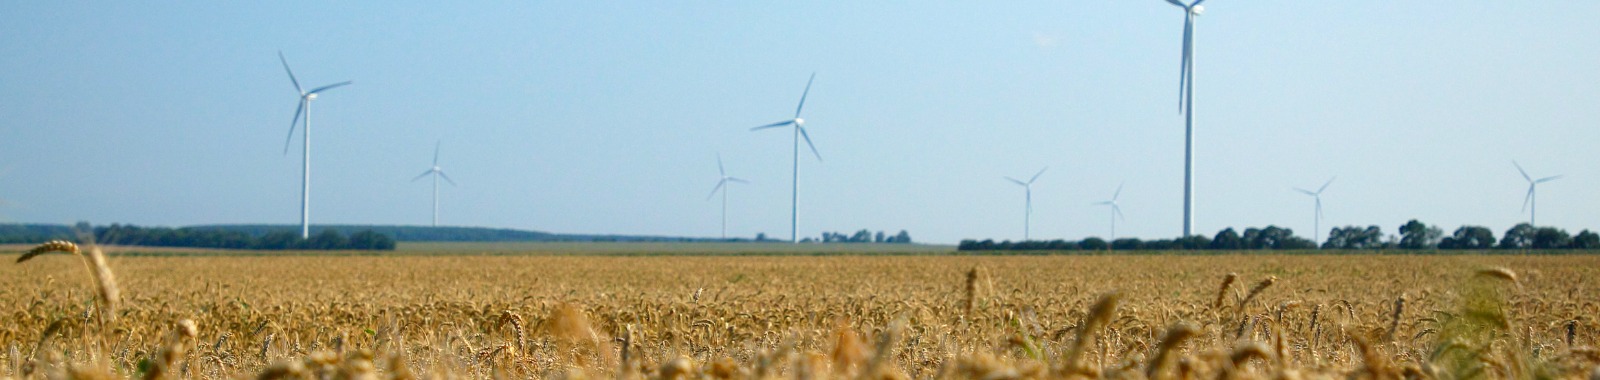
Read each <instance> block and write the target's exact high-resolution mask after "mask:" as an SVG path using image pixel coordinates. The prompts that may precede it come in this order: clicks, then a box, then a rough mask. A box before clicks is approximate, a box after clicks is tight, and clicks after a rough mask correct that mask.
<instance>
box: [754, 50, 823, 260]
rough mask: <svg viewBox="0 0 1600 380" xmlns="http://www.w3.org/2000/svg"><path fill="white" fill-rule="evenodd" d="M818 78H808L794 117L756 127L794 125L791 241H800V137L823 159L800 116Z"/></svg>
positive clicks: (813, 152) (804, 120)
mask: <svg viewBox="0 0 1600 380" xmlns="http://www.w3.org/2000/svg"><path fill="white" fill-rule="evenodd" d="M816 80H817V73H811V79H809V80H806V90H805V92H801V93H800V105H799V106H796V107H794V118H793V119H789V120H784V121H780V122H776V123H772V124H767V125H763V126H759V127H755V128H750V130H751V131H757V130H762V129H767V128H777V127H783V126H790V125H793V126H794V189H793V192H791V193H790V196H789V242H791V243H799V242H800V234H799V231H800V138H801V137H804V138H805V139H806V146H808V147H811V154H813V155H816V156H817V161H819V162H820V161H822V154H821V153H817V146H816V145H812V144H811V135H809V134H806V119H802V118H800V110H802V109H805V107H806V95H809V94H811V82H814V81H816Z"/></svg>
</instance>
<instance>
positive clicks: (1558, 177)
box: [1533, 175, 1566, 183]
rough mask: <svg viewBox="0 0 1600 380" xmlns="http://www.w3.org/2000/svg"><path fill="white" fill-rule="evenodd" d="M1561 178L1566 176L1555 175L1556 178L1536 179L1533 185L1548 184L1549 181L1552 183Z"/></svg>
mask: <svg viewBox="0 0 1600 380" xmlns="http://www.w3.org/2000/svg"><path fill="white" fill-rule="evenodd" d="M1561 177H1566V175H1557V176H1549V177H1544V178H1540V179H1538V180H1536V181H1533V183H1545V182H1550V181H1554V180H1558V179H1561Z"/></svg>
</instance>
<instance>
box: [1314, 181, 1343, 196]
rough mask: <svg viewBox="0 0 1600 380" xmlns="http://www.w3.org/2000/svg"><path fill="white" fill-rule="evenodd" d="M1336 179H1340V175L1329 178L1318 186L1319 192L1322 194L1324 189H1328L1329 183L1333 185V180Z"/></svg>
mask: <svg viewBox="0 0 1600 380" xmlns="http://www.w3.org/2000/svg"><path fill="white" fill-rule="evenodd" d="M1335 179H1339V177H1333V178H1329V179H1328V182H1325V183H1323V184H1322V187H1319V188H1317V194H1319V195H1320V194H1322V191H1323V190H1327V189H1328V185H1332V184H1333V180H1335Z"/></svg>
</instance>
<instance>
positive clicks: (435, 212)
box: [411, 142, 456, 227]
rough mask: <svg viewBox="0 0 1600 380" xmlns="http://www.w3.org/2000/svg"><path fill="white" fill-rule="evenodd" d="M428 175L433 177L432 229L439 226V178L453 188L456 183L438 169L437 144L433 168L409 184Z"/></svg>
mask: <svg viewBox="0 0 1600 380" xmlns="http://www.w3.org/2000/svg"><path fill="white" fill-rule="evenodd" d="M429 175H432V176H433V226H434V227H438V226H439V178H444V181H445V182H449V183H450V186H455V185H456V181H451V180H450V176H448V175H445V174H444V169H440V168H439V143H438V142H435V143H433V168H432V169H428V171H425V172H422V175H419V176H417V178H412V179H411V182H416V181H417V180H419V179H422V177H427V176H429Z"/></svg>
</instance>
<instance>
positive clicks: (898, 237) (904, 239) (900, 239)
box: [894, 230, 911, 244]
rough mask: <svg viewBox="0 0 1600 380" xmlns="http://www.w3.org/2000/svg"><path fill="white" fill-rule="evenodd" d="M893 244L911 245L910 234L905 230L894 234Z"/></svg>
mask: <svg viewBox="0 0 1600 380" xmlns="http://www.w3.org/2000/svg"><path fill="white" fill-rule="evenodd" d="M894 242H896V243H900V244H911V234H910V233H908V232H906V230H900V233H898V234H894Z"/></svg>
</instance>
